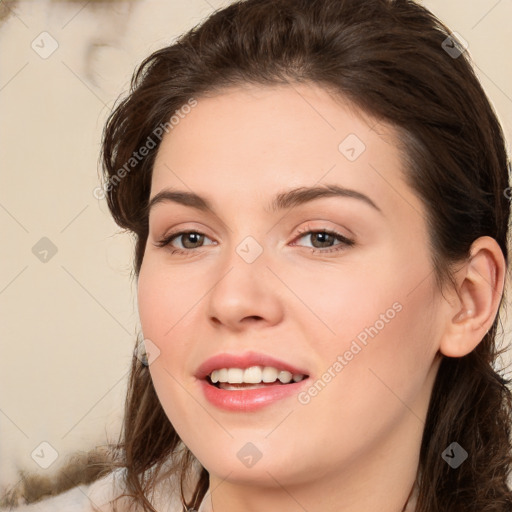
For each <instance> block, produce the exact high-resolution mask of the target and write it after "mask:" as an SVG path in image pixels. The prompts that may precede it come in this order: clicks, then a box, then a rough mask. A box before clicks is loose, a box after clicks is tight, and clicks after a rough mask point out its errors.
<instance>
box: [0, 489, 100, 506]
mask: <svg viewBox="0 0 512 512" xmlns="http://www.w3.org/2000/svg"><path fill="white" fill-rule="evenodd" d="M89 488H90V486H88V485H80V486H78V487H73V488H72V489H69V490H68V491H66V492H63V493H62V494H59V495H58V496H52V497H50V498H46V499H43V500H41V501H38V502H36V503H31V504H30V505H21V506H18V507H15V508H3V509H0V512H8V511H9V512H10V511H12V512H58V511H60V510H62V511H66V512H85V511H87V512H89V510H90V509H88V508H87V506H88V499H87V492H88V490H89Z"/></svg>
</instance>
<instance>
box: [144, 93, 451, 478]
mask: <svg viewBox="0 0 512 512" xmlns="http://www.w3.org/2000/svg"><path fill="white" fill-rule="evenodd" d="M194 105H195V106H194V107H191V108H187V109H185V110H184V111H183V112H182V117H183V118H182V119H180V121H179V123H177V124H176V123H175V124H173V128H172V129H171V130H170V131H169V133H168V134H167V135H166V136H165V137H164V138H163V140H162V143H161V146H160V148H159V151H158V155H157V158H156V162H155V166H154V171H153V179H152V186H151V199H153V198H155V197H156V196H157V195H159V194H160V195H159V199H158V200H155V201H154V202H153V205H152V208H151V210H150V216H149V227H150V232H149V237H148V241H147V245H146V250H145V255H144V260H143V264H142V268H141V271H140V275H139V280H138V303H139V312H140V319H141V325H142V330H143V334H144V337H145V338H146V339H147V340H149V341H148V346H149V347H150V353H151V352H152V356H153V358H154V361H153V362H152V363H151V365H150V372H151V376H152V379H153V382H154V386H155V389H156V392H157V394H158V397H159V399H160V401H161V403H162V406H163V408H164V409H165V412H166V414H167V416H168V417H169V419H170V421H171V422H172V424H173V425H174V427H175V429H176V431H177V432H178V434H179V435H180V437H181V438H182V439H183V441H184V442H185V444H186V445H187V446H188V447H189V448H190V449H191V450H192V452H193V453H194V454H195V455H196V457H197V458H198V459H199V461H200V462H201V463H202V464H203V465H204V466H205V467H206V469H207V470H208V471H209V472H210V474H211V475H212V476H213V477H215V476H217V477H219V478H220V477H222V478H224V477H227V478H228V480H231V481H238V482H244V481H251V482H254V481H261V482H264V481H266V482H269V483H270V485H275V482H279V484H280V485H283V486H286V485H289V486H290V485H293V484H294V483H295V484H302V483H304V482H307V481H308V480H310V479H312V478H318V477H321V476H323V477H324V478H327V477H328V476H329V475H335V474H336V475H338V476H339V475H343V476H344V478H345V479H346V480H347V479H349V480H350V478H355V475H357V473H358V470H360V471H363V470H364V471H367V472H368V474H369V473H370V472H371V471H373V470H375V471H377V469H376V468H377V465H378V462H376V461H379V460H385V459H386V456H387V454H389V453H390V452H391V451H392V452H393V453H394V454H396V455H397V457H396V459H397V460H401V458H400V454H403V459H404V460H408V461H409V463H410V461H411V460H412V462H413V463H415V464H416V463H417V460H416V457H417V454H418V451H419V445H420V440H421V434H422V432H423V426H424V425H423V421H424V418H425V416H426V410H427V406H428V400H429V396H430V393H431V389H432V384H433V380H434V377H435V373H436V370H437V367H438V361H437V358H436V357H435V355H436V352H437V349H438V345H439V339H440V337H441V335H442V332H441V331H442V326H441V322H440V321H439V315H438V314H437V313H438V311H439V309H438V308H439V307H440V304H441V298H440V297H441V295H440V292H439V291H438V290H437V288H436V287H435V284H434V283H435V280H434V274H433V272H432V267H431V263H430V259H429V256H430V255H429V246H428V238H427V232H426V222H425V219H426V217H425V209H424V207H423V205H422V203H421V202H420V200H419V199H418V197H416V195H415V194H414V193H413V191H412V190H411V189H410V188H409V187H408V186H407V185H406V184H405V182H404V181H403V178H402V175H401V173H402V172H403V166H402V162H401V158H400V155H399V152H398V149H397V147H396V146H395V143H394V139H393V135H392V131H391V129H390V128H389V127H386V126H384V125H383V124H381V123H376V122H375V120H372V119H370V118H367V117H363V116H362V115H361V114H360V113H356V110H355V109H350V108H349V107H348V106H347V105H345V104H343V103H342V102H341V101H335V100H334V99H332V97H331V96H329V95H328V93H327V92H326V91H325V90H324V89H321V88H319V87H317V86H311V85H304V84H303V85H293V86H279V87H256V86H250V87H249V86H246V87H243V88H236V89H230V90H226V91H225V92H223V93H222V94H219V95H218V96H216V97H210V98H198V102H197V104H195V103H194ZM186 112H188V113H186ZM309 189H314V190H315V192H314V193H313V192H307V191H308V190H309ZM344 190H345V192H344ZM162 192H168V194H162ZM171 192H172V193H174V194H175V195H171ZM178 231H179V232H186V233H189V234H188V235H187V234H185V235H181V236H174V235H175V234H176V233H177V232H178ZM332 233H334V234H332ZM171 235H172V237H171ZM169 238H171V239H170V242H169V243H168V245H166V246H162V247H160V246H158V242H160V241H161V240H163V239H167V240H169ZM173 251H177V252H173ZM151 347H153V350H151ZM155 347H157V349H158V350H159V354H158V350H156V349H155ZM155 350H156V351H155ZM155 356H157V357H155ZM212 358H214V359H212ZM254 367H256V369H255V368H254ZM248 368H251V369H250V370H249V371H243V370H247V369H248ZM226 369H227V370H228V371H226ZM214 370H221V371H220V372H214V374H213V375H211V372H213V371H214ZM206 374H208V375H209V376H210V377H207V376H206ZM290 374H291V375H290ZM210 378H212V379H213V380H217V379H220V380H221V381H222V380H224V381H226V380H228V382H224V383H222V384H219V383H218V382H217V383H216V384H215V385H214V384H212V383H211V382H210V380H209V379H210ZM276 378H277V381H276ZM290 378H291V379H292V381H291V382H290V383H286V382H287V381H288V380H289V379H290ZM241 379H245V380H246V381H249V382H247V383H240V380H241ZM280 379H281V380H282V381H283V382H281V380H280ZM301 379H302V380H301ZM262 380H266V381H269V382H262ZM251 381H252V383H250V382H251ZM295 381H297V382H295ZM411 454H412V455H411ZM399 464H401V463H399ZM371 468H373V469H371ZM345 470H347V471H345ZM346 480H345V481H346Z"/></svg>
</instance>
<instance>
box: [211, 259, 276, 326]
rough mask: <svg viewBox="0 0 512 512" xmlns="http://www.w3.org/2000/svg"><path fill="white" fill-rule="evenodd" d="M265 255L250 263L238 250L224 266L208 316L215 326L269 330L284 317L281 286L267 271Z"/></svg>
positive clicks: (214, 289)
mask: <svg viewBox="0 0 512 512" xmlns="http://www.w3.org/2000/svg"><path fill="white" fill-rule="evenodd" d="M268 263H269V262H268V259H267V258H266V255H265V251H263V253H262V254H260V256H259V257H258V258H256V260H254V261H252V262H250V260H247V261H246V260H245V259H244V258H243V257H241V256H240V254H239V253H237V252H236V251H235V250H233V252H232V254H230V255H229V256H228V257H227V258H226V259H225V260H224V261H223V264H222V270H221V271H220V272H219V274H218V276H219V277H218V279H217V280H216V281H215V284H214V285H213V288H212V290H211V292H210V293H209V294H208V305H207V312H208V315H209V319H210V321H211V322H212V323H213V324H215V325H216V326H224V327H227V328H229V329H231V330H233V331H242V330H244V329H246V328H247V327H249V326H253V327H256V326H258V327H261V328H263V327H268V326H271V325H276V324H278V323H279V322H280V321H281V320H282V317H283V310H284V308H283V302H282V296H281V293H282V292H283V290H282V286H279V280H278V279H277V278H276V277H275V275H274V274H273V273H272V272H271V270H270V269H269V268H268V267H267V264H268Z"/></svg>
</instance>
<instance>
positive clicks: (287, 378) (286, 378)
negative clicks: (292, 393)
mask: <svg viewBox="0 0 512 512" xmlns="http://www.w3.org/2000/svg"><path fill="white" fill-rule="evenodd" d="M277 378H278V379H279V380H280V381H281V382H282V383H283V384H288V383H290V382H291V381H292V374H291V373H290V372H279V376H278V377H277Z"/></svg>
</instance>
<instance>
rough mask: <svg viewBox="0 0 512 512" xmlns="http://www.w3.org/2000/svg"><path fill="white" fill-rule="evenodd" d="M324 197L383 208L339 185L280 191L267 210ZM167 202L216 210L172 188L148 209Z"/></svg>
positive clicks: (204, 202) (192, 195) (363, 195)
mask: <svg viewBox="0 0 512 512" xmlns="http://www.w3.org/2000/svg"><path fill="white" fill-rule="evenodd" d="M323 197H349V198H353V199H358V200H360V201H362V202H364V203H366V204H367V205H369V206H371V207H372V208H374V209H375V210H377V211H378V212H380V213H381V214H382V210H381V209H380V208H379V207H378V206H377V205H376V204H375V203H374V202H373V201H372V200H371V199H370V198H369V197H368V196H366V195H365V194H363V193H361V192H358V191H356V190H352V189H349V188H345V187H341V186H339V185H325V186H316V187H298V188H293V189H290V190H287V191H285V192H280V193H279V194H277V195H276V196H275V197H274V198H273V199H272V201H271V202H270V205H269V206H270V209H267V211H271V212H277V211H279V210H284V209H287V208H291V207H292V206H298V205H301V204H305V203H308V202H310V201H313V200H315V199H319V198H323ZM165 202H174V203H178V204H182V205H184V206H189V207H191V208H196V209H197V210H201V211H207V210H211V211H214V209H213V207H212V205H211V203H210V202H209V201H208V200H207V199H206V198H204V197H201V196H200V195H198V194H195V193H194V192H186V191H182V190H172V189H169V188H166V189H163V190H161V191H160V192H158V193H157V194H156V195H155V196H154V197H153V198H152V199H151V200H150V201H149V204H148V206H147V211H148V212H149V211H150V210H151V208H153V207H154V206H155V205H157V204H159V203H165Z"/></svg>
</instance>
